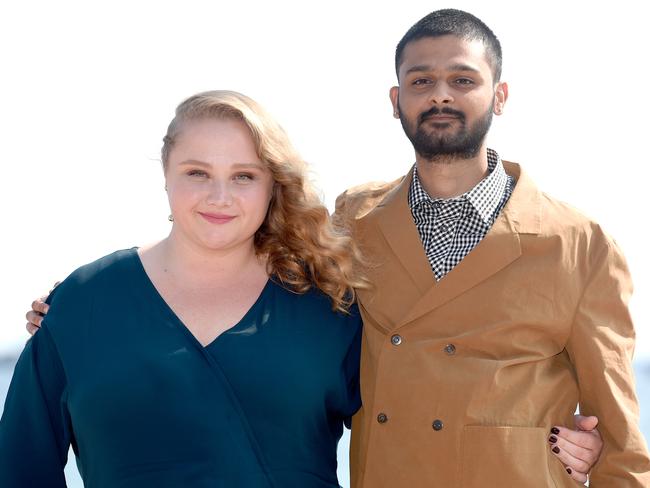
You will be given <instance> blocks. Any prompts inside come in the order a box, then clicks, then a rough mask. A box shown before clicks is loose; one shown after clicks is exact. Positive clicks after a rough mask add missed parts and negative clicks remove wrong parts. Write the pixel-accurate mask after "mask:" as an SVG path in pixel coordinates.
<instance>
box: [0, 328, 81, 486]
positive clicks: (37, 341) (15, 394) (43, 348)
mask: <svg viewBox="0 0 650 488" xmlns="http://www.w3.org/2000/svg"><path fill="white" fill-rule="evenodd" d="M65 392H66V381H65V375H64V371H63V366H62V364H61V360H60V358H59V355H58V353H57V351H56V347H55V345H54V342H53V340H52V337H51V336H50V333H49V331H48V330H47V327H45V326H44V327H43V328H42V329H41V330H40V331H38V332H37V333H36V334H35V335H34V337H33V338H31V339H30V340H29V342H28V343H27V345H26V347H25V349H24V350H23V352H22V354H21V355H20V358H19V359H18V363H17V364H16V368H15V370H14V375H13V378H12V380H11V384H10V386H9V391H8V393H7V399H6V401H5V406H4V411H3V414H2V419H1V420H0V453H2V454H1V455H0V486H2V487H3V488H25V487H32V486H33V487H45V486H47V487H48V488H57V487H65V486H66V481H65V476H64V467H65V465H66V462H67V458H68V449H69V445H70V442H71V432H72V430H71V427H70V420H69V416H68V414H67V410H66V407H65V398H64V396H65Z"/></svg>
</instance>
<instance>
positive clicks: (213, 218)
mask: <svg viewBox="0 0 650 488" xmlns="http://www.w3.org/2000/svg"><path fill="white" fill-rule="evenodd" d="M199 215H200V216H201V217H203V218H204V219H205V220H207V221H208V222H210V223H212V224H226V223H228V222H230V221H231V220H232V219H234V218H235V216H234V215H227V214H220V213H207V212H199Z"/></svg>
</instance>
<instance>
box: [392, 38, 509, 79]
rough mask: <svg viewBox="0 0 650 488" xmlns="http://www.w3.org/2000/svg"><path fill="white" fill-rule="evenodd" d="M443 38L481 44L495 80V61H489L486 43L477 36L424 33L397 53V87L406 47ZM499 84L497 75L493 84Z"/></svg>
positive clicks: (409, 41)
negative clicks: (427, 40)
mask: <svg viewBox="0 0 650 488" xmlns="http://www.w3.org/2000/svg"><path fill="white" fill-rule="evenodd" d="M445 36H451V37H456V38H457V39H460V40H463V41H478V42H480V43H481V44H483V50H484V51H485V52H484V56H485V58H486V60H487V61H488V64H489V65H490V70H491V71H492V78H495V75H496V63H495V62H494V61H495V60H494V59H490V58H491V56H488V50H489V49H488V43H487V42H485V41H484V40H483V39H481V38H480V37H477V36H462V35H458V34H455V33H453V32H446V33H444V34H430V33H424V34H422V35H420V36H418V37H414V38H413V39H409V40H408V42H406V44H404V45H403V46H402V50H401V51H400V53H399V65H396V66H395V71H396V72H395V75H396V76H397V86H399V84H400V79H399V70H400V68H401V67H402V64H404V59H403V58H404V51H405V50H406V48H407V46H408V45H409V44H412V43H414V42H417V41H420V40H422V39H427V38H429V39H437V38H439V37H445ZM400 42H401V41H400ZM500 82H501V76H500V75H499V79H498V80H496V79H495V80H494V83H495V84H496V83H500Z"/></svg>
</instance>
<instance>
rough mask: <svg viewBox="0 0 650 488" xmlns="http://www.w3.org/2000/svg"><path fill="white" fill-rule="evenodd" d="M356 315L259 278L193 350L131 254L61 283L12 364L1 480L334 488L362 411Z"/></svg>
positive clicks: (7, 484) (0, 446) (21, 484)
mask: <svg viewBox="0 0 650 488" xmlns="http://www.w3.org/2000/svg"><path fill="white" fill-rule="evenodd" d="M360 342H361V322H360V318H359V314H358V311H357V310H356V309H353V310H352V311H351V313H350V314H341V313H335V312H333V311H332V309H331V304H330V301H329V300H328V299H327V297H326V296H324V295H323V294H322V293H320V292H318V291H310V292H308V293H305V294H296V293H292V292H291V291H288V290H287V289H285V288H283V287H282V286H280V285H278V284H277V283H276V282H275V281H274V280H273V279H270V280H269V281H268V283H267V284H266V286H265V287H264V289H263V291H262V293H261V295H260V296H259V298H258V299H257V301H256V302H255V304H254V305H253V306H252V307H251V308H250V310H249V311H248V312H247V313H246V314H245V316H244V317H243V318H242V320H241V321H240V322H239V323H237V324H236V325H235V326H234V327H232V328H231V329H229V330H227V331H226V332H224V333H223V334H221V335H220V336H219V337H218V338H217V339H216V340H215V341H213V342H212V343H211V344H209V345H208V346H206V347H203V346H202V345H201V344H200V343H199V342H198V341H197V340H196V338H195V337H194V336H193V335H192V334H191V333H190V331H189V330H188V329H187V328H186V327H185V326H184V325H183V323H182V322H181V321H180V320H179V319H178V317H177V316H176V315H175V314H174V312H173V311H172V310H171V308H170V307H169V306H168V305H167V304H166V302H165V301H164V300H163V298H162V297H161V296H160V295H159V294H158V292H157V291H156V289H155V287H154V286H153V284H152V282H151V281H150V280H149V278H148V276H147V274H146V273H145V271H144V268H143V267H142V263H141V261H140V258H139V257H138V255H137V251H136V250H135V249H129V250H124V251H118V252H116V253H113V254H111V255H109V256H106V257H104V258H102V259H99V260H98V261H95V262H94V263H91V264H89V265H86V266H84V267H82V268H79V269H78V270H77V271H75V272H74V273H72V274H71V275H70V276H69V277H68V278H67V279H66V280H65V281H64V282H63V283H62V284H61V285H59V286H58V287H57V288H56V290H55V292H54V293H53V295H52V297H51V308H50V311H49V313H48V314H47V316H46V318H45V320H44V321H43V326H42V327H41V330H40V331H39V332H38V333H36V334H35V336H34V337H33V338H32V339H30V341H29V342H28V343H27V345H26V347H25V350H24V351H23V353H22V354H21V357H20V359H19V361H18V363H17V365H16V369H15V372H14V377H13V379H12V382H11V386H10V388H9V392H8V395H7V399H6V402H5V408H4V412H3V415H2V420H0V453H1V454H0V486H2V487H3V488H14V487H15V488H25V487H52V488H57V487H64V486H65V479H64V475H63V468H64V466H65V464H66V462H67V453H68V447H69V446H70V445H72V447H73V449H74V452H75V454H76V459H77V465H78V467H79V470H80V473H81V476H82V478H83V480H84V484H85V486H87V487H92V488H94V487H97V488H102V487H107V488H108V487H110V488H131V487H133V488H135V487H138V488H142V487H156V488H161V487H162V488H164V487H174V488H178V487H188V488H191V487H196V488H203V487H205V488H207V487H210V488H214V487H237V488H248V487H250V488H257V487H260V488H262V487H264V488H266V487H274V488H289V487H301V488H309V487H314V488H321V487H322V488H325V487H327V488H332V487H338V486H339V485H338V481H337V478H336V446H337V443H338V440H339V439H340V437H341V434H342V431H343V424H344V422H345V421H346V420H347V419H349V418H350V417H351V416H352V414H354V413H355V412H356V410H357V409H358V408H359V407H360V398H359V349H360Z"/></svg>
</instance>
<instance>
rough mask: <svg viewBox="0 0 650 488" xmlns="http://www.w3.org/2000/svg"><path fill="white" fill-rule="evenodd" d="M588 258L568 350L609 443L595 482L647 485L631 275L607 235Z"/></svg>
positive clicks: (649, 470) (597, 485) (596, 487)
mask: <svg viewBox="0 0 650 488" xmlns="http://www.w3.org/2000/svg"><path fill="white" fill-rule="evenodd" d="M588 261H589V262H588V264H587V266H588V268H589V270H590V272H589V273H588V276H589V278H588V281H587V282H586V285H585V286H584V289H583V293H582V297H581V299H580V302H579V304H578V307H577V310H576V314H575V317H574V321H573V324H572V331H571V336H570V338H569V342H568V344H567V351H568V353H569V355H570V357H571V360H572V362H573V364H574V366H575V368H576V373H577V378H578V383H579V388H580V411H581V413H582V414H584V415H597V416H598V418H599V421H600V423H599V425H598V429H599V431H600V432H601V434H602V436H603V441H604V448H603V451H602V453H601V456H600V459H599V461H598V462H597V463H596V465H595V466H594V468H593V470H592V473H591V477H590V486H591V488H605V487H613V486H616V487H617V488H618V487H621V488H622V487H639V488H641V487H648V486H650V460H649V457H648V449H647V446H646V443H645V441H644V439H643V435H642V434H641V431H640V429H639V406H638V401H637V397H636V393H635V387H634V373H633V370H632V355H633V352H634V337H635V334H634V326H633V324H632V319H631V317H630V313H629V310H628V300H629V298H630V296H631V293H632V283H631V279H630V276H629V273H628V270H627V265H626V263H625V259H624V258H623V255H622V254H621V252H620V250H619V249H618V247H617V246H616V244H615V243H614V242H613V241H612V240H610V239H608V238H607V237H605V236H604V235H603V234H600V235H598V234H597V235H596V236H595V237H593V238H592V245H590V251H589V255H588Z"/></svg>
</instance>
